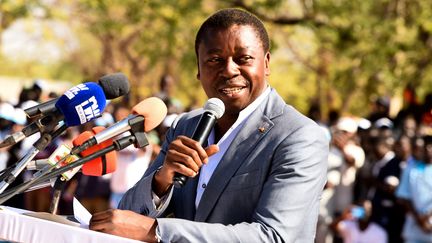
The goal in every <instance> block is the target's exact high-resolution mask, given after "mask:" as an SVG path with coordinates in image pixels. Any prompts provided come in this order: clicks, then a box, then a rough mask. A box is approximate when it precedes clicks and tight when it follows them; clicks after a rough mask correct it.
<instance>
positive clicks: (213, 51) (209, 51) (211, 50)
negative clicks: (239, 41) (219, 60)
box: [206, 47, 253, 54]
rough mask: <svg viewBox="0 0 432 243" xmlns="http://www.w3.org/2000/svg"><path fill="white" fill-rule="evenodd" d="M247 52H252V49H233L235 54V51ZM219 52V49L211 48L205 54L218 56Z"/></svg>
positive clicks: (220, 50)
mask: <svg viewBox="0 0 432 243" xmlns="http://www.w3.org/2000/svg"><path fill="white" fill-rule="evenodd" d="M248 50H253V48H247V47H246V48H245V47H239V48H236V49H235V51H236V52H237V51H248ZM221 52H222V49H219V48H211V49H209V50H208V51H207V52H206V54H218V53H221Z"/></svg>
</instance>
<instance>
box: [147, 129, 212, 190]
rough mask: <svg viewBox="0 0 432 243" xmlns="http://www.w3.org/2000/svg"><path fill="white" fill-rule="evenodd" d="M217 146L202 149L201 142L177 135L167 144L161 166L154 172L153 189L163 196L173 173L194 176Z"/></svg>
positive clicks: (170, 183)
mask: <svg viewBox="0 0 432 243" xmlns="http://www.w3.org/2000/svg"><path fill="white" fill-rule="evenodd" d="M218 151H219V147H218V146H217V145H214V144H213V145H210V146H208V147H207V148H206V149H204V148H203V147H202V146H201V144H200V143H199V142H197V141H195V140H193V139H191V138H188V137H186V136H178V137H177V138H176V139H175V140H174V141H172V142H171V144H170V145H169V146H168V151H167V154H166V156H165V161H164V164H163V166H162V168H161V169H160V170H159V171H158V173H156V175H155V177H154V181H153V190H154V192H155V193H156V194H157V195H158V196H163V195H164V194H165V193H166V191H167V190H168V189H169V188H170V186H171V185H172V183H173V179H174V175H175V173H176V172H177V173H180V174H182V175H185V176H188V177H195V176H196V175H197V174H198V171H199V169H200V168H201V166H202V165H203V164H206V163H207V162H208V157H209V156H211V155H213V154H215V153H217V152H218Z"/></svg>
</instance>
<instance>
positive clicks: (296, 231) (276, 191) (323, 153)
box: [157, 123, 328, 243]
mask: <svg viewBox="0 0 432 243" xmlns="http://www.w3.org/2000/svg"><path fill="white" fill-rule="evenodd" d="M307 124H309V125H301V126H299V128H298V129H297V130H295V131H293V132H292V133H290V134H289V135H288V136H287V137H286V138H285V139H284V140H283V141H282V142H281V143H280V144H279V146H277V147H276V148H271V149H274V150H275V151H274V154H273V155H274V156H273V158H265V159H266V160H269V159H270V160H271V162H270V163H271V168H270V171H269V175H268V177H267V179H266V181H265V183H264V187H263V190H262V193H261V196H260V199H259V201H258V204H257V206H256V208H255V212H254V213H253V219H252V222H250V223H247V222H243V223H239V224H234V225H222V224H216V223H202V222H192V221H187V220H182V219H171V218H160V219H157V221H158V231H159V234H160V236H161V238H162V242H248V243H249V242H313V241H314V235H315V228H316V222H317V217H318V210H319V199H320V196H321V192H322V190H323V187H324V184H325V181H326V171H327V156H328V141H327V139H326V137H325V135H324V134H323V132H322V130H321V128H319V127H318V126H317V125H316V124H312V123H307ZM263 159H264V158H263ZM263 163H265V161H263ZM266 163H267V162H266ZM232 206H233V207H235V205H232Z"/></svg>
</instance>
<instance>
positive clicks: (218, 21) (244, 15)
mask: <svg viewBox="0 0 432 243" xmlns="http://www.w3.org/2000/svg"><path fill="white" fill-rule="evenodd" d="M233 25H248V26H251V27H252V28H253V29H254V30H255V32H256V34H257V37H258V38H259V39H260V40H261V45H262V47H263V50H264V53H266V52H268V51H269V50H270V41H269V37H268V34H267V30H266V28H265V27H264V24H263V23H262V22H261V20H260V19H259V18H258V17H256V16H255V15H253V14H251V13H249V12H247V11H244V10H241V9H237V8H227V9H222V10H219V11H217V12H216V13H214V14H213V15H211V16H210V17H209V18H208V19H207V20H206V21H204V23H203V24H202V25H201V27H200V28H199V30H198V33H197V35H196V38H195V53H196V55H197V56H198V47H199V45H200V44H201V42H202V39H203V38H204V35H205V33H206V32H207V31H208V30H209V29H216V30H224V29H228V28H229V27H231V26H233Z"/></svg>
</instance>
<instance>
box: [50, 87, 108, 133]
mask: <svg viewBox="0 0 432 243" xmlns="http://www.w3.org/2000/svg"><path fill="white" fill-rule="evenodd" d="M105 105H106V97H105V94H104V91H103V90H102V88H101V87H100V86H99V85H98V84H97V83H93V82H87V83H82V84H78V85H77V86H74V87H72V88H71V89H69V90H68V91H66V92H65V93H64V94H63V95H62V96H60V98H59V100H58V101H57V102H56V104H55V106H56V108H57V109H58V110H59V111H60V112H61V113H62V114H63V116H64V122H65V124H66V125H67V126H77V125H81V124H84V123H86V122H89V121H91V120H93V119H94V118H97V117H98V116H100V115H101V114H102V112H103V110H104V109H105Z"/></svg>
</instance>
